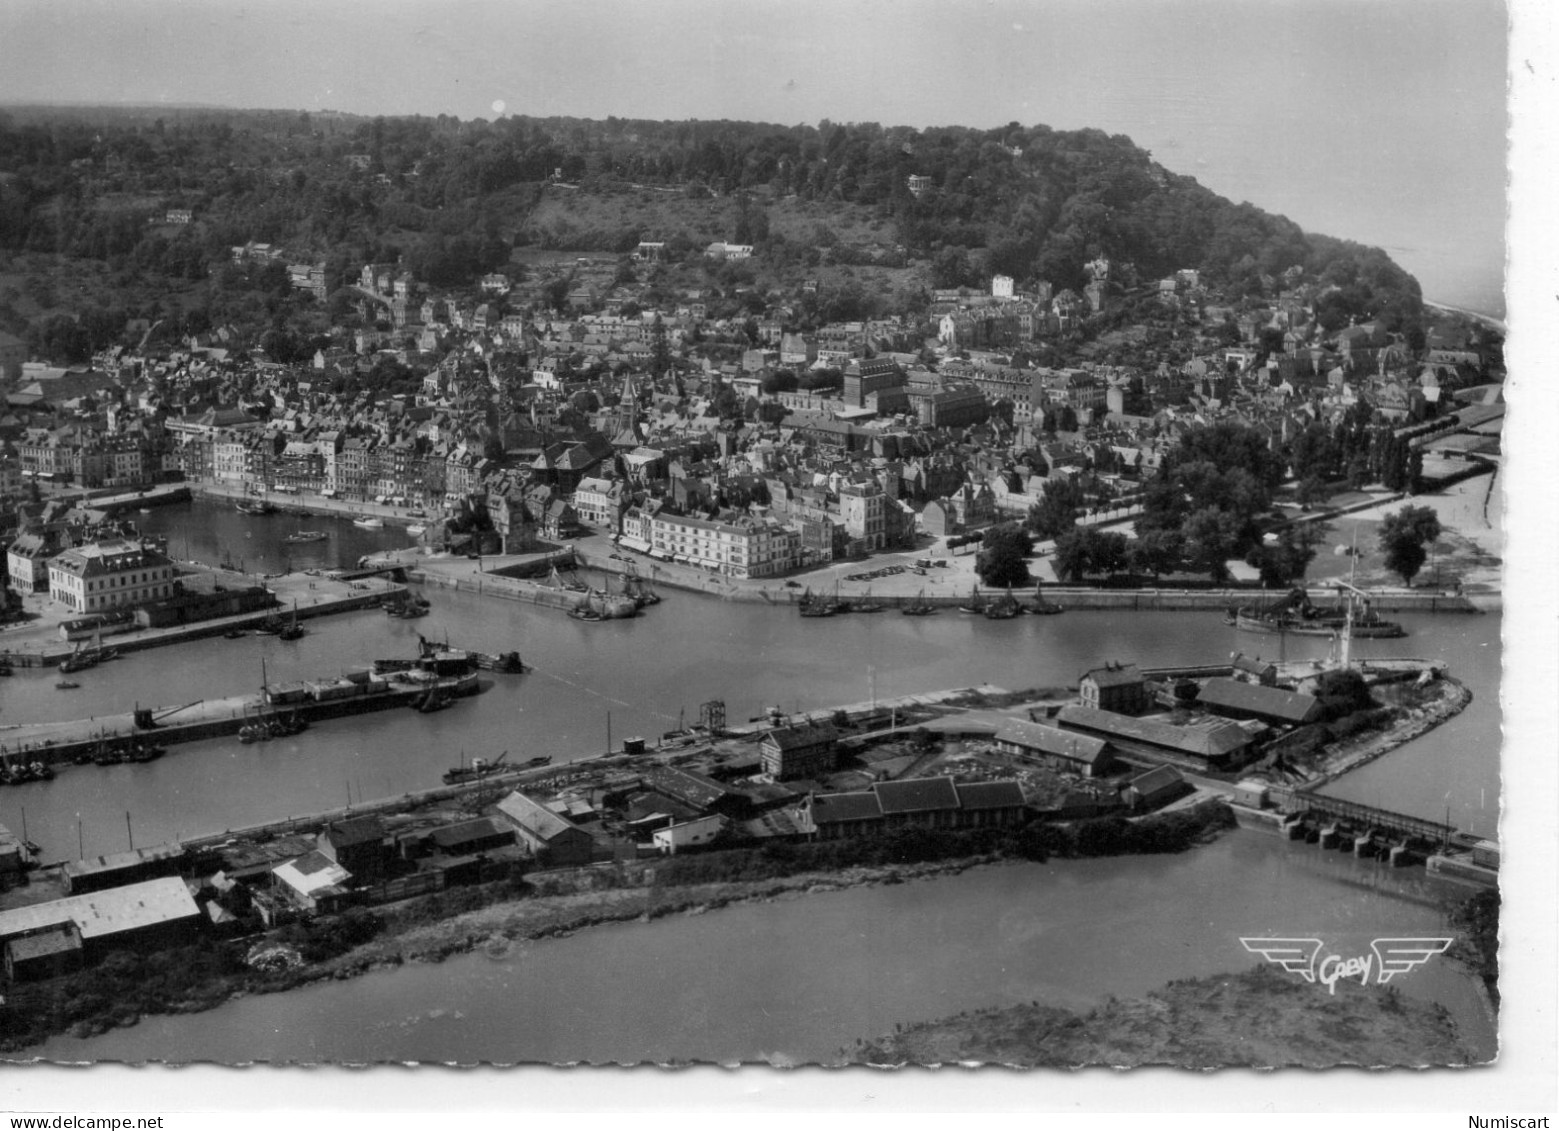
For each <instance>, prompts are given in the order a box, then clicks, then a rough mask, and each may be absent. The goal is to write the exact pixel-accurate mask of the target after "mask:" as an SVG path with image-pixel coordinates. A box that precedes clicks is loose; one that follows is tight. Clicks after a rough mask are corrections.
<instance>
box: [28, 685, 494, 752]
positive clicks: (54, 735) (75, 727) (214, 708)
mask: <svg viewBox="0 0 1559 1131" xmlns="http://www.w3.org/2000/svg"><path fill="white" fill-rule="evenodd" d="M345 682H351V681H336V680H332V681H329V685H330V687H329V690H328V692H327V689H326V688H325V686H324V685H323V684H322V685H321V686H320V688H319V689H318V690H317V692H316V693H313V694H299V695H298V696H296V697H288V698H286V699H280V697H279V696H278V694H277V693H276V692H275V691H272V692H270V693H266V692H259V693H255V694H250V695H232V696H228V697H226V698H221V699H199V700H196V701H195V702H193V703H186V704H184V705H182V706H169V707H150V708H146V707H141V708H137V709H135V710H133V711H123V712H119V713H117V714H110V715H98V716H95V717H93V718H90V719H72V720H67V721H64V722H52V723H18V724H15V725H12V726H3V727H0V758H4V759H5V760H7V761H9V760H11V759H15V760H17V761H21V762H42V763H44V764H45V765H53V766H57V765H61V764H65V763H71V762H75V761H76V760H77V759H80V758H87V759H90V758H91V757H92V756H93V755H94V754H95V753H96V752H97V751H98V750H100V749H101V748H102V747H103V745H104V744H105V743H114V742H123V741H125V740H135V739H141V740H145V741H151V742H155V743H157V744H160V745H173V744H175V743H182V742H199V741H201V740H203V739H208V738H225V737H229V736H233V735H237V734H238V732H239V730H240V728H242V727H244V726H246V725H248V724H251V723H253V722H255V721H256V719H257V718H261V717H263V716H266V715H284V716H296V717H297V718H298V719H300V720H302V721H304V722H310V723H312V722H320V721H323V720H325V719H335V718H343V717H345V716H348V715H360V714H366V713H368V712H371V711H384V710H389V709H390V708H392V707H406V706H411V705H412V704H414V703H416V702H417V701H419V700H420V699H422V698H423V697H424V696H426V695H427V694H428V692H429V690H430V689H431V687H432V686H433V684H432V683H430V682H428V681H420V682H419V681H412V680H411V679H401V678H394V677H391V678H388V679H383V680H372V681H371V682H364V683H363V684H361V685H360V686H362V690H360V691H356V692H352V693H350V694H348V693H346V692H345V689H344V688H342V687H341V684H342V683H345ZM438 685H439V686H440V687H443V688H445V689H446V690H447V691H449V693H450V694H451V695H452V696H465V695H472V694H475V693H476V692H477V691H478V690H479V689H480V685H479V683H478V681H477V677H476V673H475V671H472V672H470V673H469V674H468V675H466V676H462V677H460V678H459V679H458V680H444V681H440V682H439V684H438ZM148 722H149V723H150V724H151V725H150V726H146V725H143V724H145V723H148Z"/></svg>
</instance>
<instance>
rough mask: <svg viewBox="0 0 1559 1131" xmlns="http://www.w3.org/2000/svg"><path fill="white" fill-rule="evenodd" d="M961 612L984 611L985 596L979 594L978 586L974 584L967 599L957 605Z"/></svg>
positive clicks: (978, 612) (977, 612)
mask: <svg viewBox="0 0 1559 1131" xmlns="http://www.w3.org/2000/svg"><path fill="white" fill-rule="evenodd" d="M958 611H959V612H961V613H975V614H977V615H978V614H981V613H984V612H985V598H984V597H982V596H980V587H979V586H978V585H976V586H975V587H974V589H973V591H972V592H970V594H969V600H968V601H966V602H964V603H963V604H962V605H959V606H958Z"/></svg>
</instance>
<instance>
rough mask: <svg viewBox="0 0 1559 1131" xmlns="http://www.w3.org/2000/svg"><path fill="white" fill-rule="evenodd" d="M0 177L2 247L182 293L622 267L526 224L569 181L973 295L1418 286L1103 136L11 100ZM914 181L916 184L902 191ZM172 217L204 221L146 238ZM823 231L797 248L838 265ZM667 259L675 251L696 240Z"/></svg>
mask: <svg viewBox="0 0 1559 1131" xmlns="http://www.w3.org/2000/svg"><path fill="white" fill-rule="evenodd" d="M0 168H5V169H6V170H7V171H8V173H9V174H10V175H9V176H8V177H7V178H6V179H5V180H4V181H3V182H0V248H5V249H10V250H31V251H46V252H58V253H61V254H65V255H71V256H80V257H88V258H95V259H103V260H110V261H116V262H117V261H123V262H127V263H129V262H133V263H136V264H138V265H139V266H140V267H142V268H143V269H145V268H151V267H155V268H156V269H158V270H163V271H167V272H169V273H170V274H181V273H182V274H185V275H187V276H188V277H190V278H200V277H203V276H204V274H206V273H207V272H209V270H210V269H211V268H213V267H215V266H217V265H219V264H220V263H221V262H223V261H224V260H225V258H226V255H227V252H228V249H229V247H230V246H232V245H238V244H243V243H245V242H246V241H250V240H257V241H266V242H271V243H274V244H280V245H286V246H287V247H289V248H293V249H297V250H298V251H299V252H303V251H306V250H310V249H312V251H314V252H316V253H318V254H321V255H324V254H343V262H345V261H353V262H384V261H389V262H393V261H395V260H396V259H397V258H405V259H406V261H407V262H410V263H416V264H417V265H418V269H419V274H421V275H423V276H424V277H425V278H426V279H427V280H428V281H429V282H432V283H434V284H435V285H444V284H445V282H446V281H447V282H449V283H454V282H464V281H469V279H470V278H471V277H473V275H474V273H478V272H480V271H482V270H484V269H489V268H490V265H491V264H492V263H494V262H495V261H499V260H500V252H501V251H503V250H505V249H506V247H507V245H508V243H511V242H513V241H515V240H520V241H531V242H538V243H541V244H543V245H544V246H552V247H574V248H581V249H583V248H586V247H591V248H596V249H598V250H609V251H615V252H619V253H620V252H624V251H631V250H632V249H633V247H634V246H635V244H636V243H637V242H638V241H639V240H640V239H642V238H646V233H644V232H641V231H640V230H639V229H638V228H637V227H635V226H634V225H633V221H631V220H627V221H624V222H623V223H622V224H621V225H619V226H618V227H616V228H614V229H613V230H610V231H605V230H603V231H593V232H581V231H575V230H571V229H570V227H569V225H568V224H567V223H566V222H565V221H562V220H559V221H558V222H557V223H555V224H554V223H552V222H551V221H549V222H548V223H547V224H544V225H540V226H535V225H532V224H530V223H529V217H530V214H531V210H532V209H533V207H534V206H535V205H536V204H537V202H538V201H539V200H541V199H542V197H543V196H544V192H543V189H544V186H545V185H546V184H547V183H549V182H550V181H551V180H553V179H554V178H561V180H562V181H563V182H565V183H570V184H582V185H585V186H587V187H592V188H600V189H607V190H610V189H613V188H614V187H616V188H618V189H621V190H623V191H626V190H628V188H629V186H630V185H633V184H645V183H648V184H652V185H657V186H661V187H669V188H676V189H679V190H680V191H681V192H682V194H683V195H684V196H686V197H687V198H689V199H697V198H705V199H707V200H708V206H709V207H710V208H711V209H713V210H715V211H716V212H717V213H718V214H719V219H718V221H717V224H716V226H717V227H718V228H720V229H722V230H723V231H724V233H725V234H726V237H727V238H731V239H733V240H735V241H736V242H741V243H753V244H756V245H758V246H759V247H760V249H763V250H765V251H766V252H768V253H770V254H780V253H782V252H785V250H786V249H785V247H784V246H783V241H780V240H779V239H778V233H777V232H775V231H774V230H772V228H771V223H770V216H769V210H768V208H767V207H766V206H765V204H764V203H763V200H764V199H770V200H772V199H775V198H780V197H785V196H792V195H793V196H795V197H796V198H798V199H800V200H803V201H818V202H829V201H837V202H840V203H843V204H848V205H853V206H859V207H864V208H867V209H870V210H871V211H872V212H873V213H875V214H876V217H877V218H878V219H879V220H880V221H882V222H884V223H886V224H891V230H892V235H893V236H894V237H896V240H895V241H894V246H895V247H896V248H897V249H898V250H897V251H895V252H894V254H901V255H908V256H922V257H925V258H927V259H929V260H930V261H931V263H932V269H933V275H934V276H935V281H936V283H937V285H942V286H958V285H964V284H975V285H982V286H983V285H984V282H985V280H986V278H987V277H988V276H989V274H990V273H991V272H993V271H1000V272H1003V273H1006V274H1009V275H1012V276H1013V277H1014V278H1016V279H1017V280H1018V281H1019V282H1020V283H1027V282H1031V281H1034V280H1039V279H1043V280H1047V281H1049V282H1051V283H1052V284H1054V285H1055V286H1056V287H1057V288H1061V287H1071V288H1073V289H1081V288H1082V286H1083V285H1084V284H1085V283H1086V281H1087V279H1086V277H1085V275H1084V264H1085V263H1086V262H1088V261H1089V260H1090V259H1092V258H1093V257H1095V256H1097V255H1100V254H1103V255H1106V256H1108V257H1109V259H1110V260H1111V261H1112V263H1113V264H1115V265H1116V267H1115V275H1114V276H1112V284H1113V283H1116V282H1119V283H1121V284H1123V285H1125V286H1132V285H1135V283H1136V282H1137V281H1139V280H1140V281H1147V280H1151V279H1152V278H1154V277H1157V276H1161V275H1163V274H1166V273H1168V272H1170V271H1173V270H1176V269H1179V268H1183V267H1190V268H1197V269H1199V270H1200V271H1201V272H1202V274H1203V276H1204V278H1205V279H1206V280H1207V281H1208V282H1210V283H1214V284H1216V285H1221V286H1224V287H1226V288H1228V289H1230V290H1231V291H1232V292H1233V294H1234V296H1235V297H1239V296H1244V295H1250V296H1262V295H1270V294H1272V293H1274V292H1275V290H1276V288H1277V287H1278V286H1279V285H1280V283H1279V279H1280V278H1281V276H1283V274H1284V273H1285V272H1288V271H1290V270H1291V269H1292V270H1296V271H1298V272H1300V273H1302V274H1303V275H1304V276H1306V277H1309V278H1312V279H1315V280H1318V281H1320V282H1321V283H1322V284H1323V285H1324V287H1325V288H1326V289H1325V290H1324V291H1323V293H1322V294H1321V296H1320V299H1319V306H1320V317H1321V320H1322V323H1323V325H1326V326H1329V327H1331V328H1337V327H1340V326H1343V325H1346V324H1347V322H1348V320H1349V319H1350V318H1353V317H1361V318H1362V317H1377V316H1378V317H1381V318H1383V319H1385V321H1386V322H1387V325H1388V327H1389V328H1392V329H1396V328H1399V327H1411V325H1413V324H1416V322H1417V320H1418V318H1419V317H1420V312H1421V302H1420V296H1419V289H1418V284H1417V283H1416V282H1415V281H1414V280H1413V279H1412V278H1411V277H1410V276H1408V275H1407V274H1406V273H1404V272H1403V271H1402V270H1401V268H1399V267H1398V266H1397V265H1396V264H1394V263H1392V261H1391V260H1390V259H1389V258H1388V257H1387V256H1386V255H1385V253H1384V252H1382V251H1380V250H1379V249H1375V248H1368V247H1362V246H1360V245H1357V244H1353V243H1349V242H1346V241H1343V240H1337V239H1331V238H1328V237H1324V236H1316V235H1307V234H1306V233H1304V232H1303V231H1301V230H1300V229H1299V227H1298V226H1297V225H1295V224H1293V223H1292V222H1291V221H1289V220H1287V219H1285V218H1283V217H1280V216H1274V215H1272V214H1269V213H1266V212H1263V211H1262V210H1260V209H1259V208H1256V207H1255V206H1253V205H1251V204H1234V203H1231V202H1230V201H1228V200H1225V199H1223V198H1221V197H1219V196H1217V195H1216V194H1214V193H1212V192H1211V191H1209V190H1207V189H1205V188H1203V187H1202V186H1201V185H1199V184H1198V183H1197V182H1196V181H1195V180H1194V179H1192V178H1190V177H1185V176H1181V175H1177V174H1174V173H1171V172H1169V171H1168V170H1167V169H1165V168H1164V167H1163V166H1161V165H1159V164H1158V163H1157V162H1155V161H1154V160H1153V159H1152V156H1151V155H1150V154H1149V153H1147V152H1146V151H1145V150H1143V149H1141V148H1139V147H1137V146H1136V145H1134V144H1133V143H1132V142H1131V140H1130V139H1129V138H1127V137H1124V136H1122V135H1109V134H1106V133H1104V132H1102V131H1100V130H1097V129H1084V130H1054V129H1051V128H1050V127H1048V126H1042V125H1031V126H1024V125H1021V124H1019V123H1017V122H1012V123H1009V124H1007V125H1005V126H1000V127H997V128H994V129H984V130H981V129H971V128H965V127H956V126H950V127H935V128H929V129H924V130H920V129H913V128H909V127H902V126H891V127H884V126H882V125H879V124H877V123H873V122H857V123H849V124H840V123H833V122H828V121H824V122H821V123H819V124H818V125H816V126H812V125H795V126H780V125H771V124H764V123H756V122H733V121H713V122H700V121H681V122H670V121H634V120H624V119H618V118H608V119H606V120H605V121H586V120H581V119H575V118H528V117H506V118H502V119H500V120H498V121H495V122H487V121H481V120H477V121H470V122H462V121H459V120H457V119H454V118H451V117H448V116H445V115H440V116H439V117H437V118H428V117H404V118H383V117H379V118H372V119H370V118H364V117H355V116H351V115H345V114H337V113H317V114H297V113H293V112H278V111H229V110H215V109H210V110H196V109H178V110H167V109H162V108H151V109H140V108H80V109H34V108H14V109H12V110H10V111H9V112H7V113H6V114H4V115H0ZM911 175H914V176H917V177H922V178H925V180H924V182H917V185H920V184H924V185H925V186H927V187H925V188H924V189H923V190H922V191H919V192H918V193H912V192H911V191H910V189H909V178H910V176H911ZM712 193H717V194H719V199H715V198H714V197H713V196H712ZM173 205H183V206H186V207H190V208H192V209H193V210H195V212H196V214H197V217H198V224H197V225H194V226H191V227H189V228H183V229H179V228H175V227H172V226H169V225H165V224H161V223H150V222H149V221H154V220H157V219H159V218H160V213H159V209H161V208H166V207H169V206H173ZM825 228H826V225H820V228H819V231H818V232H817V234H816V238H815V239H813V240H809V241H805V242H804V246H798V247H796V248H794V249H791V250H793V251H796V252H797V253H799V254H803V255H805V254H809V253H810V254H812V255H813V256H814V257H815V254H816V252H817V249H818V248H820V247H821V248H827V249H829V250H830V252H831V254H833V255H834V261H835V262H841V261H843V258H848V256H849V249H848V248H845V247H840V246H837V239H836V238H834V237H833V236H832V234H831V233H830V232H828V231H826V230H823V229H825ZM674 235H675V236H676V237H677V238H683V239H685V237H686V233H680V232H679V233H675V234H674ZM674 244H675V240H674V239H672V240H668V253H669V254H673V255H675V254H686V253H687V252H688V251H689V250H690V249H691V248H693V247H695V246H696V243H693V242H688V243H687V246H686V247H682V248H681V249H680V251H679V250H678V248H677V247H676V246H673V245H674ZM727 266H728V267H729V268H730V269H731V270H732V271H740V270H742V269H743V267H742V265H740V264H731V265H727ZM338 279H339V273H338V269H337V270H336V271H333V278H332V280H331V281H332V283H334V282H336V281H337V280H338ZM835 298H836V300H837V302H836V305H837V306H838V307H839V309H838V310H837V311H833V312H831V316H832V317H837V318H849V317H852V315H851V314H849V313H848V312H847V310H848V308H849V307H850V306H851V305H852V296H850V295H848V294H843V295H839V296H835Z"/></svg>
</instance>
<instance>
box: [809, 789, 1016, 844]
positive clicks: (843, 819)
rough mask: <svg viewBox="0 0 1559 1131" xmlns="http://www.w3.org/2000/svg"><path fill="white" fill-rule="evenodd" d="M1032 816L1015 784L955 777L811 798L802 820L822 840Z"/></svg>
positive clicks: (1005, 823) (975, 825)
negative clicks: (957, 781)
mask: <svg viewBox="0 0 1559 1131" xmlns="http://www.w3.org/2000/svg"><path fill="white" fill-rule="evenodd" d="M1025 816H1027V810H1026V809H1025V808H1024V803H1023V789H1022V787H1020V786H1019V785H1018V783H1017V782H1015V781H989V782H970V783H955V782H954V781H953V779H952V778H950V777H938V778H912V779H910V780H908V781H893V782H877V783H875V784H874V785H873V786H872V787H871V789H868V790H861V791H858V792H852V793H820V794H814V795H812V796H809V797H808V798H807V800H806V803H805V804H804V805H803V807H802V810H801V813H800V821H799V822H798V823H799V825H800V827H801V828H802V830H803V831H804V832H806V833H809V834H810V835H812V836H814V837H816V838H817V839H819V840H833V839H836V838H838V837H845V836H863V835H868V834H871V833H881V832H887V831H889V830H891V829H900V828H911V827H913V828H931V829H969V828H978V827H982V826H989V825H995V826H998V827H1006V826H1009V825H1014V824H1018V823H1020V822H1021V821H1022V820H1023V819H1024V817H1025Z"/></svg>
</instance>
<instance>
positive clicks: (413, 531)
mask: <svg viewBox="0 0 1559 1131" xmlns="http://www.w3.org/2000/svg"><path fill="white" fill-rule="evenodd" d="M427 532H428V528H427V527H426V526H423V525H422V524H421V523H420V522H414V523H412V524H411V525H410V526H408V527H407V528H406V533H407V534H410V535H411V536H412V537H413V538H421V537H422V536H423V535H424V534H426V533H427Z"/></svg>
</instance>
